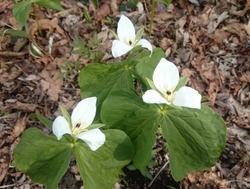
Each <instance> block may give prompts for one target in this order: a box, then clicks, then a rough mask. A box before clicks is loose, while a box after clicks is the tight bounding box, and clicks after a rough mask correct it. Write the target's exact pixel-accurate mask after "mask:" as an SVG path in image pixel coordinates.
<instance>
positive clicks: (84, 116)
mask: <svg viewBox="0 0 250 189" xmlns="http://www.w3.org/2000/svg"><path fill="white" fill-rule="evenodd" d="M96 100H97V98H96V97H90V98H86V99H84V100H81V101H80V102H79V103H78V104H77V106H76V107H75V108H74V110H73V112H72V115H71V125H70V123H68V122H67V120H66V119H65V118H64V117H63V116H58V117H57V118H56V119H55V121H54V122H53V125H52V131H53V134H54V135H56V137H57V139H58V140H60V139H61V138H62V136H63V135H64V134H66V133H68V134H70V135H72V136H75V137H77V138H79V139H81V140H83V141H84V142H86V143H87V145H88V146H89V147H90V149H91V150H93V151H95V150H97V149H98V148H99V147H100V146H102V145H103V144H104V142H105V140H106V136H105V135H104V134H103V133H102V132H101V131H100V129H98V128H95V129H91V130H88V127H89V126H90V125H91V124H92V122H93V120H94V118H95V114H96Z"/></svg>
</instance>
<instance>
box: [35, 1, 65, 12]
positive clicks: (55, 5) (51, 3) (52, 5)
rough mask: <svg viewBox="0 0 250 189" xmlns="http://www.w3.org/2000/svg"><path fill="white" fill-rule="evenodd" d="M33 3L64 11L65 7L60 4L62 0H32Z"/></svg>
mask: <svg viewBox="0 0 250 189" xmlns="http://www.w3.org/2000/svg"><path fill="white" fill-rule="evenodd" d="M31 1H32V2H33V3H35V4H38V5H40V6H42V7H45V8H48V9H52V10H58V11H63V8H62V6H61V4H60V0H31Z"/></svg>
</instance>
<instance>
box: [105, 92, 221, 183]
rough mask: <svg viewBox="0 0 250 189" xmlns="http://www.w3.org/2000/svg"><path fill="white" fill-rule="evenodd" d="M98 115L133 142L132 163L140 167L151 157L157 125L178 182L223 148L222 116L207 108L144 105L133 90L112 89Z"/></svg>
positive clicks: (204, 166)
mask: <svg viewBox="0 0 250 189" xmlns="http://www.w3.org/2000/svg"><path fill="white" fill-rule="evenodd" d="M101 118H102V121H103V122H104V123H105V125H106V126H108V127H111V128H117V129H121V130H123V131H124V132H126V133H127V135H128V136H129V137H130V138H131V140H132V142H133V144H134V145H135V150H136V151H135V157H134V159H133V162H134V164H135V166H136V167H137V168H139V169H141V168H143V166H146V165H147V163H148V162H149V160H150V152H151V148H152V145H153V143H154V142H155V137H154V134H155V132H156V130H157V128H158V126H160V127H161V128H162V132H163V136H164V138H165V139H166V141H167V144H168V147H169V151H170V168H171V171H172V174H173V178H174V179H175V180H177V181H179V180H181V179H182V178H184V176H185V175H186V174H187V173H189V172H192V171H200V170H205V169H207V168H210V167H211V166H213V165H214V164H215V162H216V160H217V159H218V158H219V156H220V153H221V151H222V150H223V149H224V146H225V141H226V138H225V137H226V129H225V124H224V122H223V119H222V118H221V117H220V116H219V115H217V114H216V113H215V112H214V111H212V110H211V109H210V108H208V107H205V106H202V109H201V110H198V109H189V108H179V109H177V108H173V107H170V106H167V105H157V104H145V103H143V102H142V99H141V98H140V97H139V96H138V95H136V94H135V93H133V92H129V91H127V90H119V91H115V92H112V93H111V94H110V95H109V96H108V98H107V99H106V100H105V101H104V103H103V107H102V110H101Z"/></svg>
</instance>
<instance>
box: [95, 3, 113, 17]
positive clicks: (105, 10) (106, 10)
mask: <svg viewBox="0 0 250 189" xmlns="http://www.w3.org/2000/svg"><path fill="white" fill-rule="evenodd" d="M110 13H111V9H110V2H108V1H106V2H105V3H104V4H102V5H101V6H100V8H99V9H98V10H97V13H96V18H97V20H100V21H103V19H105V18H106V17H107V16H108V15H109V14H110Z"/></svg>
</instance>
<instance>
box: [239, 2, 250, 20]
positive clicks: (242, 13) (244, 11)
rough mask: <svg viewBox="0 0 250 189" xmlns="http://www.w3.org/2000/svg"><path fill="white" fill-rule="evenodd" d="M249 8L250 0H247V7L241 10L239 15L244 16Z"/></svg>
mask: <svg viewBox="0 0 250 189" xmlns="http://www.w3.org/2000/svg"><path fill="white" fill-rule="evenodd" d="M248 10H250V0H247V3H246V5H245V8H244V9H243V10H242V11H241V12H239V14H238V16H239V17H241V16H244V15H245V14H246V13H247V11H248Z"/></svg>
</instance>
